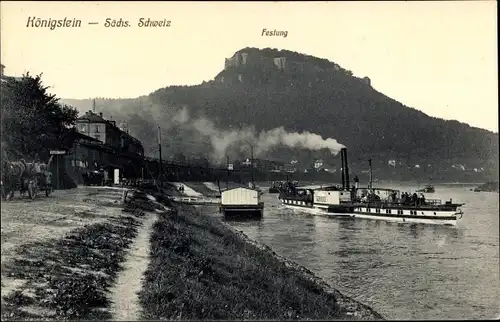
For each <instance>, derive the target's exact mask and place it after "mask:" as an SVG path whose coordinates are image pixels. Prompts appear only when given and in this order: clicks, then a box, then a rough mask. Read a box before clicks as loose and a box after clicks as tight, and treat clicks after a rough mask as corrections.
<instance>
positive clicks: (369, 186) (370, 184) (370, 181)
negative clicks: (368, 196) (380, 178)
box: [368, 159, 372, 190]
mask: <svg viewBox="0 0 500 322" xmlns="http://www.w3.org/2000/svg"><path fill="white" fill-rule="evenodd" d="M368 166H369V167H370V179H369V182H368V189H370V190H371V189H372V159H369V160H368Z"/></svg>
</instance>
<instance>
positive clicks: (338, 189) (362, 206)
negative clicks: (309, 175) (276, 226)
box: [278, 148, 463, 225]
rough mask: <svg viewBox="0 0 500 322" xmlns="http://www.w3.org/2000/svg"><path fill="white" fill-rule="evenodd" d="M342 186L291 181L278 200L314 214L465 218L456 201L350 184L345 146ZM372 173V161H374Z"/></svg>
mask: <svg viewBox="0 0 500 322" xmlns="http://www.w3.org/2000/svg"><path fill="white" fill-rule="evenodd" d="M340 152H341V162H342V171H341V175H342V186H329V187H321V188H318V189H305V188H298V187H294V186H293V185H292V184H288V185H287V186H285V189H283V190H282V191H281V192H280V194H279V196H278V199H279V200H280V201H281V203H282V204H283V205H285V206H287V207H292V208H298V209H302V210H305V211H307V212H311V213H313V214H326V215H329V216H347V217H355V218H356V217H357V218H366V219H377V220H389V221H397V222H416V223H426V224H444V225H456V223H457V220H458V219H461V218H462V215H463V212H462V210H461V209H460V207H461V206H463V204H459V203H453V202H452V200H450V201H446V202H444V203H443V202H442V201H441V200H438V199H425V197H424V196H423V194H421V195H420V196H418V195H417V194H416V193H414V194H413V195H409V194H407V193H401V192H400V191H398V190H395V189H384V188H373V186H372V183H371V181H372V180H371V175H370V182H369V185H368V187H365V188H360V187H358V186H357V183H356V186H353V187H349V169H348V165H347V149H345V148H342V149H341V151H340ZM370 173H371V164H370Z"/></svg>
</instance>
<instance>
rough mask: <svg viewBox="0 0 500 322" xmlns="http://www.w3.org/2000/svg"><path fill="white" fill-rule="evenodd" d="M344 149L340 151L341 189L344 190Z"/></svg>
mask: <svg viewBox="0 0 500 322" xmlns="http://www.w3.org/2000/svg"><path fill="white" fill-rule="evenodd" d="M344 153H345V152H344V148H342V149H340V162H341V164H342V165H341V168H340V176H341V177H342V189H345V162H344Z"/></svg>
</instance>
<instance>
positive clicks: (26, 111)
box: [1, 73, 78, 161]
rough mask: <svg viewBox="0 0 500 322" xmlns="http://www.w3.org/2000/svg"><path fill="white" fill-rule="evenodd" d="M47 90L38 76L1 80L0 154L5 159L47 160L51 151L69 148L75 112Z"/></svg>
mask: <svg viewBox="0 0 500 322" xmlns="http://www.w3.org/2000/svg"><path fill="white" fill-rule="evenodd" d="M47 89H48V87H44V86H43V84H42V80H41V75H37V76H35V77H32V76H30V75H29V73H28V74H26V75H24V76H23V77H22V78H21V79H20V80H17V79H14V78H6V79H5V81H2V85H1V91H2V99H1V109H2V127H1V135H2V150H3V151H2V152H3V153H7V156H8V157H10V158H15V159H17V158H24V159H26V161H29V160H34V159H40V160H47V159H48V157H49V151H50V150H51V149H64V148H69V146H68V145H69V144H70V142H69V141H68V139H67V138H68V134H70V133H72V132H73V131H72V129H71V127H72V126H73V125H74V124H75V121H76V118H77V115H78V112H77V110H76V109H74V108H72V107H70V106H67V105H61V104H59V102H58V101H59V99H57V98H56V96H55V95H53V94H49V93H48V92H47ZM4 149H5V151H4Z"/></svg>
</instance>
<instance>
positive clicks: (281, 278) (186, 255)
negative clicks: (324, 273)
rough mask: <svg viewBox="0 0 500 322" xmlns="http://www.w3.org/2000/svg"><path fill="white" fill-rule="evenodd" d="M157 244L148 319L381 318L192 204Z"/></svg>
mask: <svg viewBox="0 0 500 322" xmlns="http://www.w3.org/2000/svg"><path fill="white" fill-rule="evenodd" d="M151 243H152V249H151V263H150V266H149V267H148V270H147V272H146V279H145V284H144V287H143V289H142V291H141V292H140V294H139V298H140V301H141V304H142V306H143V309H144V318H146V319H350V318H351V317H352V318H355V319H360V318H367V319H381V317H380V316H377V315H375V316H374V315H371V316H368V315H367V316H365V317H360V316H357V317H356V316H355V315H354V316H353V315H348V313H347V312H345V311H343V309H341V308H340V307H339V306H338V305H337V304H336V299H335V295H334V293H333V292H328V291H327V290H326V288H324V287H323V286H322V285H320V284H318V283H316V282H314V281H312V280H311V279H310V278H307V276H306V275H305V274H303V272H301V271H300V270H299V269H297V268H294V267H293V266H290V265H287V264H286V263H285V262H284V261H281V260H278V259H277V257H276V256H275V255H274V253H273V252H272V251H264V250H262V249H259V248H258V247H257V246H256V245H252V244H251V243H248V242H246V241H244V239H242V238H241V237H240V236H238V235H237V234H235V233H234V232H233V231H232V230H231V229H229V228H228V227H226V226H225V225H223V224H222V223H221V222H220V221H218V220H217V219H215V218H211V217H207V216H204V215H201V214H199V213H197V212H196V211H195V210H194V209H193V208H191V207H187V206H179V207H178V208H177V213H176V214H174V215H164V216H162V217H161V218H160V220H159V221H158V222H157V223H156V225H155V227H154V231H153V235H152V237H151Z"/></svg>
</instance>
